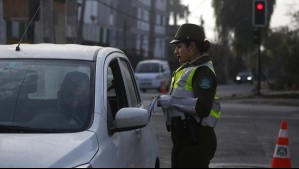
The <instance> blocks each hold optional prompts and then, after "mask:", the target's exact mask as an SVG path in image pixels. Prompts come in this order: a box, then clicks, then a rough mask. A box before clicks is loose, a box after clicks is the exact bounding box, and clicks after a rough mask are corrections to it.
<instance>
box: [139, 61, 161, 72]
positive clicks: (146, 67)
mask: <svg viewBox="0 0 299 169" xmlns="http://www.w3.org/2000/svg"><path fill="white" fill-rule="evenodd" d="M136 72H137V73H159V72H160V64H158V63H142V64H139V65H138V66H137V68H136Z"/></svg>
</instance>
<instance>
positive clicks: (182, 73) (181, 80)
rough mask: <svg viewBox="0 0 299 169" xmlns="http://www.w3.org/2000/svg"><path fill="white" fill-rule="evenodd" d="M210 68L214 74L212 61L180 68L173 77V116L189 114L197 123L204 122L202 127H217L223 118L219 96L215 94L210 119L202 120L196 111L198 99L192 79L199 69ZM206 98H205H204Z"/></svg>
mask: <svg viewBox="0 0 299 169" xmlns="http://www.w3.org/2000/svg"><path fill="white" fill-rule="evenodd" d="M203 66H206V67H209V68H210V69H211V70H212V71H213V72H214V73H215V70H214V67H213V63H212V61H209V62H206V63H205V64H202V65H199V66H193V67H187V68H182V67H180V68H179V69H178V70H177V71H176V72H175V75H174V76H173V77H172V83H171V89H172V92H171V96H172V108H171V114H172V115H173V116H180V117H183V115H182V114H185V113H186V114H189V115H191V116H193V117H194V119H195V120H196V121H197V122H200V121H201V122H202V123H201V125H202V126H208V127H215V126H216V125H217V122H218V121H219V119H220V117H221V112H220V109H221V106H220V101H219V98H218V97H217V95H216V94H215V97H214V102H213V106H212V109H211V112H210V114H209V116H208V117H205V118H203V119H200V118H199V116H198V113H197V112H196V110H195V107H196V103H197V98H195V96H194V92H193V87H192V79H193V77H194V74H195V72H196V70H197V69H198V68H199V67H203ZM215 75H216V73H215ZM202 97H204V96H202ZM183 118H184V117H183Z"/></svg>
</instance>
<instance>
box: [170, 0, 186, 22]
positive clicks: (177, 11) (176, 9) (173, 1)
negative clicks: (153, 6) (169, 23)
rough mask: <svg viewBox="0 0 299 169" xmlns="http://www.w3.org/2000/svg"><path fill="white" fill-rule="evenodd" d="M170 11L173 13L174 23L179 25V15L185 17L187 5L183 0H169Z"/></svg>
mask: <svg viewBox="0 0 299 169" xmlns="http://www.w3.org/2000/svg"><path fill="white" fill-rule="evenodd" d="M167 3H168V7H169V12H170V13H172V16H173V19H174V25H178V24H177V23H178V17H179V18H184V16H185V14H186V9H187V7H186V6H184V5H182V3H181V0H168V1H167Z"/></svg>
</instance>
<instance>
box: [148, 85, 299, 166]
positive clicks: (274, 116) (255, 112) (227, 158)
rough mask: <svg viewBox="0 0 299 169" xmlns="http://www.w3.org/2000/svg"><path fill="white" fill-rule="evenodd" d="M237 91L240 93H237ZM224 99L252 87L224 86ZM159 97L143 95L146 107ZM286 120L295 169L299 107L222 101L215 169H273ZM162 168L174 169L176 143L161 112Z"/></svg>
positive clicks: (157, 120) (298, 150) (298, 158)
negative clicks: (282, 125) (276, 149)
mask: <svg viewBox="0 0 299 169" xmlns="http://www.w3.org/2000/svg"><path fill="white" fill-rule="evenodd" d="M236 88H237V89H236ZM219 90H220V91H219V93H220V97H227V96H230V95H235V94H244V93H248V92H251V90H252V89H251V86H250V85H241V86H234V85H232V86H220V87H219ZM156 95H159V94H158V93H154V92H152V93H144V94H142V97H143V100H144V103H145V105H148V104H149V102H150V100H151V98H152V97H153V96H156ZM282 120H287V122H288V127H289V129H288V132H289V141H290V145H289V147H290V151H291V161H292V167H296V168H298V167H299V135H298V131H299V105H298V106H284V105H271V104H263V103H261V102H250V103H242V102H236V101H235V100H234V101H230V100H226V99H224V100H223V101H222V118H221V120H220V122H219V123H218V126H217V127H216V128H215V131H216V134H217V138H218V148H217V152H216V154H215V157H214V159H213V160H212V162H211V165H210V167H212V168H248V167H250V168H255V167H259V168H260V167H262V168H268V167H270V164H271V161H272V156H273V153H274V149H275V146H276V140H277V136H278V133H279V129H280V124H281V121H282ZM153 122H154V125H155V129H156V136H157V141H158V143H159V150H160V158H161V168H169V167H170V154H171V147H172V142H171V139H170V133H168V132H167V131H166V128H165V123H164V117H163V114H162V112H161V110H160V109H158V111H157V112H156V113H155V114H154V115H153Z"/></svg>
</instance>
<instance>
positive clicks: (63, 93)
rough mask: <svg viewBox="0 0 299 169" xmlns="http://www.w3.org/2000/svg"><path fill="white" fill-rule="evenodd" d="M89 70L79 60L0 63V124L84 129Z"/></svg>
mask: <svg viewBox="0 0 299 169" xmlns="http://www.w3.org/2000/svg"><path fill="white" fill-rule="evenodd" d="M92 70H93V64H92V63H90V62H83V61H61V60H24V61H19V60H0V107H1V109H0V125H1V126H19V127H26V128H31V129H32V131H36V132H38V131H48V132H50V131H55V132H70V131H71V132H75V131H82V130H84V129H85V128H86V127H88V125H89V122H90V117H91V113H92V104H93V100H92V98H93V92H92V90H93V83H92V80H91V79H93V77H92V76H93V75H92ZM0 132H1V130H0Z"/></svg>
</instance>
